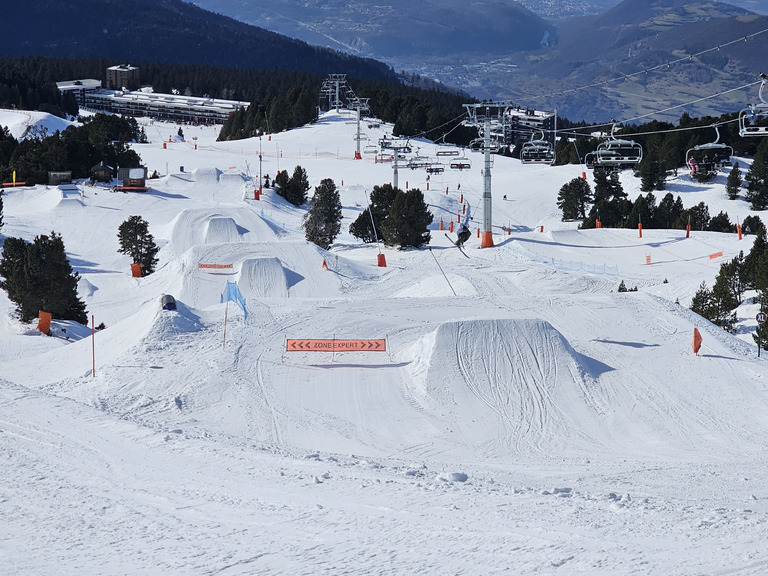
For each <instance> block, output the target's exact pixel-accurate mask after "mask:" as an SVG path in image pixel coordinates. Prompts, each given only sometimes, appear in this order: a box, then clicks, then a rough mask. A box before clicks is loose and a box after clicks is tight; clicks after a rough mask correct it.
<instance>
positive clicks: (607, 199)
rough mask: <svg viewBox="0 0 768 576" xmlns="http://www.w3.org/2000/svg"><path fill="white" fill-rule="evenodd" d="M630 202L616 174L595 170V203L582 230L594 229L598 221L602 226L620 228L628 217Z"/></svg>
mask: <svg viewBox="0 0 768 576" xmlns="http://www.w3.org/2000/svg"><path fill="white" fill-rule="evenodd" d="M630 206H631V202H630V201H629V200H627V193H626V192H624V188H622V186H621V182H620V181H619V174H618V173H617V172H611V173H610V174H608V173H606V172H605V171H604V170H595V203H594V204H593V205H592V209H591V210H590V212H589V217H588V218H587V219H586V220H584V222H583V224H582V226H583V227H584V228H594V227H595V226H596V223H597V221H598V220H599V221H600V223H601V225H602V226H605V227H608V228H621V227H623V226H624V224H625V221H626V218H627V216H628V215H629V211H630Z"/></svg>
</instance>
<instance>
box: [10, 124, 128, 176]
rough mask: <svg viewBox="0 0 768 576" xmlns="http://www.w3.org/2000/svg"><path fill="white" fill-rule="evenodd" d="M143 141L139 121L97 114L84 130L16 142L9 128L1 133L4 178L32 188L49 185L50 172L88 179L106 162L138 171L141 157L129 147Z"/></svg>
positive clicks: (73, 127) (70, 129)
mask: <svg viewBox="0 0 768 576" xmlns="http://www.w3.org/2000/svg"><path fill="white" fill-rule="evenodd" d="M142 138H143V136H142V131H141V129H140V128H139V125H138V123H137V122H136V119H135V118H126V117H121V116H116V115H112V114H96V115H94V116H92V117H90V118H86V119H84V124H83V125H82V126H69V127H68V128H67V129H66V130H64V131H63V132H59V131H56V132H55V133H54V134H51V135H50V136H45V137H38V138H26V139H24V140H22V141H21V142H18V141H16V139H15V138H13V136H12V135H11V134H10V132H9V131H8V129H7V128H4V129H2V131H0V178H2V179H3V180H2V181H4V182H7V181H9V180H10V178H11V174H12V173H13V172H14V171H15V172H16V179H17V180H19V181H25V182H27V183H28V184H44V183H47V182H48V172H49V171H58V170H71V171H72V177H73V178H87V177H89V176H90V171H91V168H92V167H93V166H95V165H96V164H98V163H99V162H101V161H103V162H104V163H105V164H107V165H110V166H114V167H117V166H130V167H137V166H139V165H140V163H141V158H140V157H139V155H138V154H137V153H136V152H135V151H133V150H131V149H130V148H129V147H128V145H127V143H128V142H132V141H140V140H141V139H142Z"/></svg>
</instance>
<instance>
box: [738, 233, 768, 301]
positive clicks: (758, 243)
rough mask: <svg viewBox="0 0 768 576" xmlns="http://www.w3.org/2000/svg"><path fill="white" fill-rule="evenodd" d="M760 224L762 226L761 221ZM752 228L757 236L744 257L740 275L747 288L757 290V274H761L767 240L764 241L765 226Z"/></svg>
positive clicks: (767, 247)
mask: <svg viewBox="0 0 768 576" xmlns="http://www.w3.org/2000/svg"><path fill="white" fill-rule="evenodd" d="M745 221H746V219H745ZM760 223H761V224H762V222H761V221H760ZM754 226H755V228H757V230H756V232H757V234H756V235H755V240H754V241H753V242H752V249H751V250H750V251H749V254H747V255H746V256H745V257H744V264H743V265H742V271H743V272H742V275H743V280H744V284H745V285H746V286H747V287H751V288H755V289H757V290H759V289H760V288H758V286H757V282H758V274H759V273H762V267H761V265H760V264H761V261H762V259H763V256H764V255H765V254H768V239H766V236H767V235H768V233H767V232H766V229H765V226H762V225H761V226H757V225H754Z"/></svg>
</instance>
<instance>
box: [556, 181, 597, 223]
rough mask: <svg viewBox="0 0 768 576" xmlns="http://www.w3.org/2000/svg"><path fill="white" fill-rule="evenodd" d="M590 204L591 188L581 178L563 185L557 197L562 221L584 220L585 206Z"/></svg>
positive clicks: (585, 214)
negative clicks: (561, 212)
mask: <svg viewBox="0 0 768 576" xmlns="http://www.w3.org/2000/svg"><path fill="white" fill-rule="evenodd" d="M591 202H592V188H591V187H590V186H589V182H587V181H586V180H584V179H583V178H574V179H573V180H571V181H570V182H567V183H566V184H563V186H562V188H560V192H559V193H558V195H557V207H558V208H560V210H562V211H563V220H577V219H579V218H586V216H587V204H588V203H591Z"/></svg>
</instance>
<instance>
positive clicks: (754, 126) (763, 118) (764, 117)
mask: <svg viewBox="0 0 768 576" xmlns="http://www.w3.org/2000/svg"><path fill="white" fill-rule="evenodd" d="M760 77H761V78H762V79H763V81H762V83H761V84H760V92H759V93H758V96H759V98H760V102H759V103H758V104H752V105H751V106H750V107H749V108H744V109H743V110H742V111H741V112H739V136H741V137H742V138H743V137H744V136H768V102H766V101H765V98H763V88H765V84H766V82H768V75H766V74H760Z"/></svg>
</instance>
